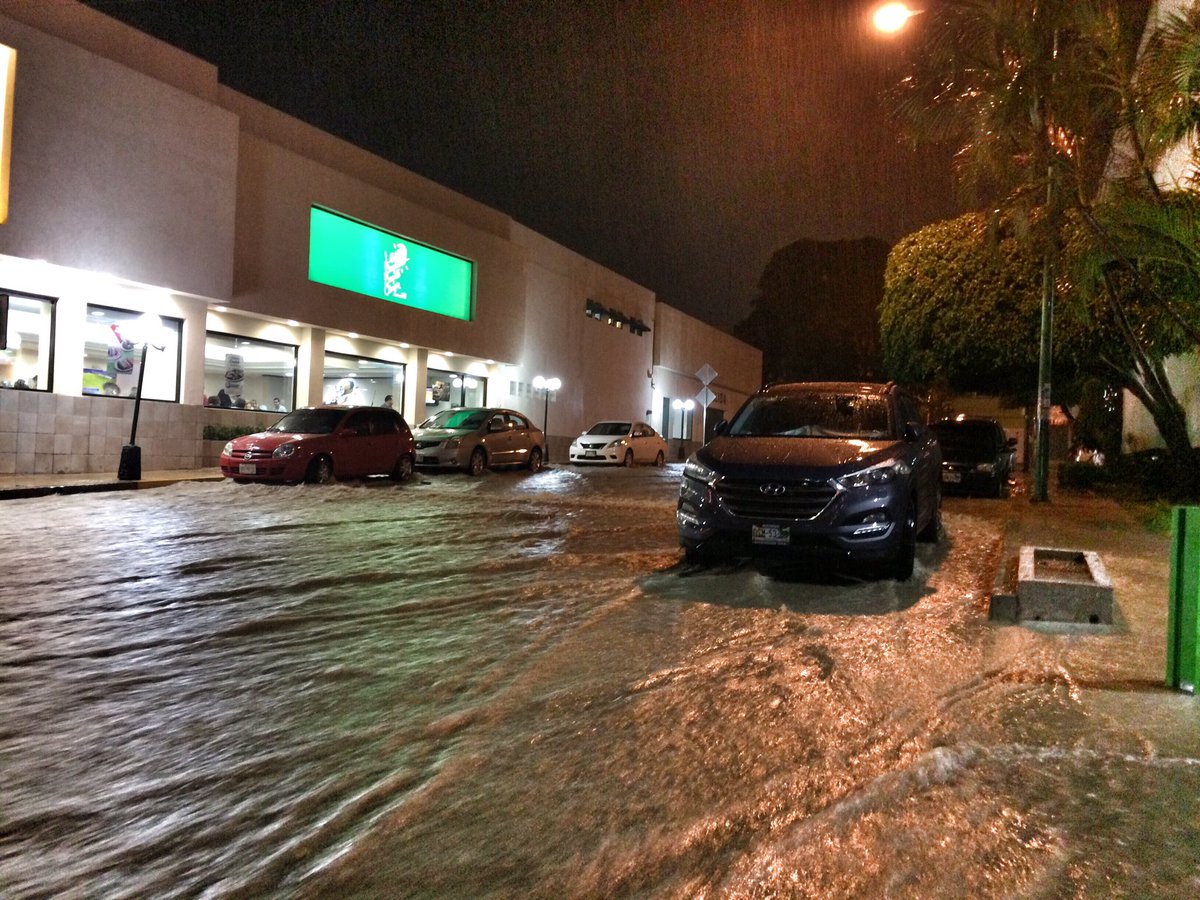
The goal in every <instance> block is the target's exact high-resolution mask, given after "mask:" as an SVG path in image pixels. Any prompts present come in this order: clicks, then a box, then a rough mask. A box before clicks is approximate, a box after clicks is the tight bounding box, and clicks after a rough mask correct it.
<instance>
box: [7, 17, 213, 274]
mask: <svg viewBox="0 0 1200 900" xmlns="http://www.w3.org/2000/svg"><path fill="white" fill-rule="evenodd" d="M0 42H2V43H5V44H8V45H9V46H12V47H15V48H16V50H17V80H16V88H15V92H14V98H13V143H12V177H11V182H10V184H11V187H10V206H9V218H8V221H7V222H6V223H5V224H4V225H0V253H3V254H7V255H10V256H16V257H26V258H31V259H41V260H46V261H48V262H50V263H53V264H57V265H62V266H70V267H73V268H76V269H82V270H87V271H91V272H96V273H105V274H108V275H113V276H117V277H120V278H124V279H128V280H130V281H136V282H141V283H144V284H154V285H168V284H169V285H171V286H172V287H173V288H174V289H175V290H177V291H181V292H187V293H194V294H203V295H206V296H212V297H226V296H228V295H229V292H230V289H231V285H232V273H233V222H234V219H233V212H234V197H235V194H234V192H235V188H236V178H235V176H236V168H237V119H236V117H235V116H233V115H232V114H231V113H229V112H227V111H225V110H222V109H220V108H218V107H215V106H213V105H211V104H209V103H207V102H205V101H203V100H200V99H198V98H196V97H194V96H192V95H190V94H188V93H186V92H185V91H182V90H180V89H179V88H177V87H174V86H172V85H170V84H165V83H163V82H161V81H158V80H155V79H153V78H150V77H147V76H146V75H143V74H141V73H139V72H137V71H135V70H132V69H130V68H127V67H125V66H122V65H119V64H117V63H114V62H112V61H110V60H108V59H105V58H103V57H100V56H96V55H94V54H92V53H90V52H88V51H86V50H83V49H81V48H79V47H77V46H74V45H73V44H71V43H68V42H66V41H63V40H60V39H58V38H55V37H52V36H50V35H48V34H44V33H42V32H40V31H36V30H34V29H33V28H30V27H29V26H27V25H24V24H22V23H21V22H18V21H15V20H14V19H11V18H7V17H3V16H0Z"/></svg>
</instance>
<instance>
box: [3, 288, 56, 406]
mask: <svg viewBox="0 0 1200 900" xmlns="http://www.w3.org/2000/svg"><path fill="white" fill-rule="evenodd" d="M0 329H3V331H4V334H3V340H2V341H0V388H15V389H17V390H30V391H48V390H50V389H51V388H52V387H53V385H51V384H50V373H51V371H53V368H52V366H51V363H50V348H52V347H53V346H54V301H53V300H48V299H46V298H43V297H31V296H26V295H20V294H0Z"/></svg>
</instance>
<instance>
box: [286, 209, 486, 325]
mask: <svg viewBox="0 0 1200 900" xmlns="http://www.w3.org/2000/svg"><path fill="white" fill-rule="evenodd" d="M473 267H474V266H473V263H471V261H470V260H466V259H462V258H461V257H458V256H451V255H450V254H449V253H443V252H442V251H441V250H434V249H433V248H432V247H426V246H425V245H424V244H418V243H417V242H416V241H413V240H409V239H408V238H406V237H401V236H400V235H398V234H392V233H391V232H390V231H381V230H379V229H378V228H372V227H371V226H370V225H364V224H363V223H362V222H356V221H354V220H353V219H348V218H346V217H345V216H341V215H338V214H337V213H332V212H329V211H328V210H325V209H319V208H318V207H315V206H314V207H312V209H311V211H310V215H309V230H308V278H309V280H310V281H318V282H320V283H321V284H328V285H330V286H332V287H336V288H342V289H343V290H347V291H354V292H355V293H357V294H365V295H366V296H368V297H377V298H379V299H380V300H387V301H388V302H390V303H400V304H402V305H404V306H412V307H415V308H416V309H423V310H426V311H428V312H433V313H438V314H439V315H443V316H451V317H453V318H455V319H463V320H465V321H468V322H469V321H470V320H471V287H472V284H473V282H474V278H473Z"/></svg>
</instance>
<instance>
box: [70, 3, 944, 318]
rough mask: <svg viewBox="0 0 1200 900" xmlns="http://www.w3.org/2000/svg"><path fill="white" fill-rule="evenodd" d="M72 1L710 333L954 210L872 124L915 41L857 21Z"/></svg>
mask: <svg viewBox="0 0 1200 900" xmlns="http://www.w3.org/2000/svg"><path fill="white" fill-rule="evenodd" d="M88 4H89V5H90V6H93V7H95V8H97V9H99V10H101V11H103V12H106V13H108V14H110V15H112V16H115V17H116V18H119V19H121V20H123V21H125V22H128V23H129V24H131V25H133V26H135V27H137V28H139V29H141V30H143V31H145V32H147V33H149V34H152V35H154V36H156V37H159V38H161V39H163V40H165V41H168V42H169V43H171V44H174V45H176V46H178V47H181V48H183V49H184V50H186V51H188V52H190V53H192V54H194V55H196V56H199V57H201V58H203V59H205V60H208V61H209V62H212V63H214V64H215V65H217V66H218V68H219V71H220V79H221V81H222V82H223V83H225V84H227V85H229V86H230V87H232V88H234V89H235V90H238V91H241V92H243V93H245V94H248V95H250V96H253V97H255V98H257V99H259V100H262V101H263V102H265V103H268V104H270V105H271V106H274V107H276V108H278V109H281V110H283V111H285V112H287V113H289V114H291V115H293V116H296V117H297V118H300V119H303V120H305V121H308V122H310V123H312V124H313V125H316V126H317V127H319V128H322V129H324V130H326V131H329V132H331V133H333V134H336V135H338V136H339V137H342V138H345V139H347V140H349V141H351V142H353V143H355V144H357V145H359V146H361V147H364V148H366V149H368V150H370V151H372V152H374V153H377V154H378V155H380V156H382V157H385V158H387V159H389V160H392V161H394V162H396V163H399V164H400V165H402V166H405V167H406V168H409V169H411V170H413V171H415V172H419V173H420V174H422V175H424V176H426V177H428V178H430V179H432V180H434V181H436V182H438V183H440V184H443V185H445V186H447V187H450V188H453V189H455V190H457V191H459V192H461V193H463V194H465V195H467V196H469V197H472V198H474V199H476V200H479V201H481V202H483V203H485V204H487V205H488V206H491V207H494V208H496V209H498V210H501V211H503V212H505V213H507V214H508V215H510V216H512V217H513V218H514V219H516V220H517V221H519V222H521V223H522V224H524V225H526V226H528V227H530V228H532V229H533V230H535V231H538V232H540V233H542V234H544V235H546V236H547V237H549V238H551V239H553V240H555V241H558V242H559V243H561V244H563V245H565V246H567V247H570V248H571V249H573V250H575V251H577V252H579V253H581V254H583V255H585V256H587V257H589V258H591V259H593V260H595V261H596V262H599V263H601V264H602V265H604V266H606V267H608V268H610V269H612V270H614V271H616V272H619V273H621V274H622V275H624V276H626V277H628V278H630V279H632V280H633V281H636V282H637V283H639V284H642V285H644V286H646V287H648V288H650V289H652V290H653V291H655V292H656V293H657V295H658V297H659V299H660V300H663V301H664V302H666V303H669V304H671V305H672V306H675V307H677V308H679V309H682V310H684V311H685V312H688V313H690V314H692V315H694V316H697V317H699V318H701V319H704V320H706V321H708V322H711V323H713V324H715V325H718V326H722V327H729V326H732V325H733V324H735V323H736V322H738V321H740V320H741V319H742V318H744V317H745V316H746V314H747V313H748V312H749V308H750V302H751V299H752V298H753V296H754V293H755V286H756V284H757V282H758V278H759V275H760V274H761V273H762V270H763V267H764V266H765V265H766V263H767V261H768V260H769V259H770V257H771V254H772V253H774V252H775V251H776V250H778V249H780V248H782V247H784V246H786V245H787V244H790V243H791V242H793V241H795V240H797V239H800V238H809V239H816V240H837V239H843V238H860V237H867V236H871V237H878V238H882V239H883V240H885V241H888V242H892V241H895V240H896V239H897V238H899V237H901V236H902V235H904V234H907V233H909V232H911V231H913V230H915V229H916V228H919V227H920V226H921V225H923V224H926V223H928V222H931V221H934V220H936V219H940V218H945V217H947V216H949V215H952V214H953V213H954V212H955V210H956V204H955V201H954V196H953V191H952V187H951V179H950V171H949V163H948V157H947V156H946V154H944V153H941V152H937V151H929V150H922V151H918V152H914V151H913V150H912V149H911V147H909V146H908V145H907V144H905V143H904V142H903V141H902V140H901V138H900V136H899V134H898V133H897V130H896V128H895V127H894V126H893V125H892V124H891V122H890V120H889V118H888V116H887V114H886V101H885V100H884V99H883V98H882V92H883V91H884V89H885V88H886V87H888V86H890V85H891V84H892V83H894V82H895V81H896V80H897V79H898V78H899V76H900V74H901V70H902V62H903V53H904V51H905V47H906V45H907V42H910V41H911V40H912V35H901V36H899V37H890V38H885V37H883V36H880V35H878V34H876V33H875V32H874V31H873V29H872V28H871V26H870V18H869V16H870V12H871V10H872V9H873V8H874V6H875V5H877V4H876V2H871V0H791V2H777V0H747V2H736V0H714V2H708V0H700V2H683V0H679V2H642V0H636V2H613V0H592V2H568V0H557V2H524V0H523V2H464V0H436V2H435V0H428V2H415V3H413V2H401V0H325V2H314V0H306V2H301V0H161V2H160V0H88ZM913 22H914V23H915V24H918V26H919V23H920V17H917V19H914V20H913Z"/></svg>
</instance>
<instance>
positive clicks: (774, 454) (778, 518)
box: [676, 382, 942, 581]
mask: <svg viewBox="0 0 1200 900" xmlns="http://www.w3.org/2000/svg"><path fill="white" fill-rule="evenodd" d="M941 463H942V460H941V451H940V449H939V446H938V441H937V436H936V435H935V434H934V432H933V431H932V429H930V428H929V427H927V426H926V425H925V424H924V422H923V420H922V417H921V415H920V412H919V409H918V407H917V404H916V401H915V400H913V398H912V397H911V396H910V395H908V394H907V393H905V392H904V391H902V390H901V389H900V388H898V387H897V386H896V385H894V384H868V383H858V382H854V383H845V382H806V383H793V384H776V385H769V386H767V387H765V388H763V389H762V390H761V391H759V392H758V393H757V394H755V395H754V396H753V397H751V398H750V399H749V400H747V401H746V402H745V404H743V405H742V408H741V409H739V410H738V412H737V414H736V415H735V416H734V417H733V419H732V420H731V421H729V422H727V423H726V422H723V423H721V425H719V426H718V428H717V434H716V437H714V438H713V439H712V440H711V441H710V442H709V443H707V444H705V445H704V446H703V447H702V448H700V450H698V451H697V452H696V453H695V454H694V455H693V456H692V457H691V458H690V459H689V460H688V461H687V463H686V464H685V465H684V469H683V479H682V481H681V483H680V486H679V501H678V504H677V506H676V520H677V522H678V526H679V541H680V544H681V545H682V546H683V549H684V553H685V556H686V558H687V560H688V561H689V562H692V563H706V562H710V561H714V560H716V559H720V558H729V557H734V556H753V557H766V558H770V557H780V556H784V557H795V556H805V555H811V556H814V557H825V558H832V559H835V560H843V561H845V560H849V561H851V562H853V563H866V564H870V565H873V566H876V567H878V566H879V565H880V564H882V565H883V566H884V567H885V571H886V572H887V573H888V574H890V575H891V576H892V577H895V578H896V579H898V580H901V581H906V580H908V579H909V578H911V577H912V573H913V562H914V556H915V553H916V541H918V540H926V541H937V540H938V538H939V537H940V535H941V529H942V524H941Z"/></svg>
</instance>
